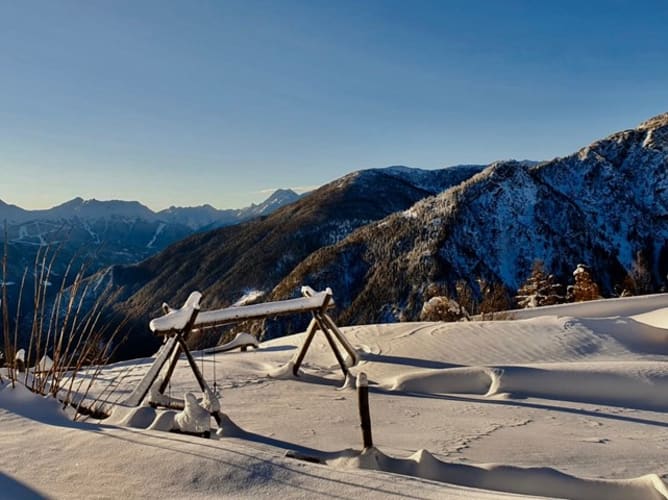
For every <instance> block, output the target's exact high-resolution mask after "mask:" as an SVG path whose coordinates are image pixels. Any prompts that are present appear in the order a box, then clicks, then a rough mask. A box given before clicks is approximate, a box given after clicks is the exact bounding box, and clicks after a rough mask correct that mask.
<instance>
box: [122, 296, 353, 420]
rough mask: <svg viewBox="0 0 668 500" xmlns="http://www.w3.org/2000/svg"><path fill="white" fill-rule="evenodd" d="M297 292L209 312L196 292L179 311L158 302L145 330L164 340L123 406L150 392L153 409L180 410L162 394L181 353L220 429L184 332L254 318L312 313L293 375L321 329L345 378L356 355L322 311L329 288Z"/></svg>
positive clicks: (328, 303)
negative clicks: (298, 294)
mask: <svg viewBox="0 0 668 500" xmlns="http://www.w3.org/2000/svg"><path fill="white" fill-rule="evenodd" d="M301 292H302V295H303V297H300V298H296V299H290V300H280V301H274V302H266V303H262V304H252V305H244V306H233V307H227V308H224V309H213V310H210V311H200V300H201V298H202V294H201V293H200V292H192V293H191V294H190V296H189V297H188V299H187V300H186V301H185V303H184V304H183V307H181V308H180V309H172V308H171V307H169V305H167V304H163V305H162V310H163V312H164V315H163V316H161V317H159V318H155V319H153V320H151V322H150V323H149V327H150V329H151V331H152V332H153V333H154V334H155V335H160V336H163V337H165V338H166V340H165V342H164V343H163V345H162V347H161V348H160V350H159V351H158V354H157V356H156V359H155V361H154V362H153V364H152V365H151V367H150V368H149V370H148V372H147V373H146V375H144V378H143V379H142V380H141V381H140V382H139V384H138V385H137V386H136V387H135V389H134V390H133V391H132V393H131V394H130V395H129V396H128V397H127V398H126V399H125V401H124V402H123V403H122V404H123V405H125V406H139V405H140V404H141V403H142V401H144V399H145V398H146V396H147V394H149V393H150V396H149V401H148V402H149V404H151V405H152V406H166V407H172V408H173V407H177V408H178V407H180V408H182V407H183V406H182V404H183V402H182V401H181V400H175V399H173V398H171V394H170V395H169V396H166V395H165V390H167V389H168V387H169V384H170V379H171V377H172V374H173V373H174V369H175V368H176V364H177V363H178V360H179V358H180V357H181V354H184V355H185V357H186V360H187V361H188V364H189V365H190V368H191V370H192V372H193V374H194V375H195V378H196V379H197V383H198V384H199V386H200V389H201V391H202V393H203V394H204V395H205V399H207V400H208V401H207V403H208V406H209V408H207V409H209V411H210V413H211V415H212V416H213V417H214V419H215V420H216V423H217V424H218V425H219V426H220V425H221V421H222V418H223V414H222V413H221V412H220V403H219V401H218V397H217V394H216V392H215V387H214V391H212V390H211V388H210V387H209V385H208V384H207V382H206V380H205V379H204V376H203V375H202V372H201V371H200V369H199V367H198V366H197V363H196V362H195V359H194V358H193V356H192V354H191V352H190V351H189V349H188V346H187V344H186V340H187V338H188V336H189V334H190V333H191V332H192V331H194V330H206V329H209V328H216V327H220V326H223V325H229V324H233V323H238V322H241V321H245V320H259V319H266V318H270V317H275V316H283V315H288V314H299V313H311V315H312V316H313V317H312V319H311V322H310V323H309V325H308V328H307V330H306V336H305V338H304V342H303V343H302V345H301V347H300V349H299V350H298V351H297V353H296V355H295V356H294V358H293V360H292V364H293V366H292V371H293V374H294V375H295V376H298V374H299V373H298V372H299V368H300V366H301V364H302V361H303V360H304V357H305V356H306V353H307V351H308V349H309V347H310V345H311V342H312V341H313V337H314V336H315V334H316V332H317V331H318V330H320V331H322V333H323V334H324V336H325V338H326V339H327V342H328V344H329V346H330V347H331V349H332V352H333V353H334V356H335V357H336V360H337V362H338V363H339V366H340V367H341V371H342V372H343V376H344V378H345V377H347V376H348V368H349V367H351V366H354V365H356V364H357V363H358V362H359V355H358V353H357V352H356V351H355V349H354V348H353V347H352V345H351V344H350V343H349V342H348V340H347V339H346V338H345V337H344V336H343V333H342V332H341V331H340V330H339V328H338V327H337V326H336V324H335V323H334V321H333V320H332V318H331V317H330V316H329V314H328V313H327V310H328V309H329V308H331V307H333V306H334V300H333V297H332V290H331V289H329V288H327V289H326V290H325V291H322V292H315V291H314V290H313V289H312V288H310V287H307V286H304V287H302V289H301ZM337 341H338V343H339V344H340V345H341V346H342V347H343V349H344V350H345V351H346V352H347V353H348V356H349V360H348V362H346V360H345V359H344V357H343V355H342V353H341V351H340V350H339V347H338V346H337ZM243 345H246V344H244V343H243V342H241V343H238V346H239V347H242V346H243ZM165 365H167V369H166V372H165V374H164V375H163V376H161V377H159V375H160V373H161V371H162V370H163V368H164V366H165ZM214 369H215V367H214ZM214 377H215V375H214Z"/></svg>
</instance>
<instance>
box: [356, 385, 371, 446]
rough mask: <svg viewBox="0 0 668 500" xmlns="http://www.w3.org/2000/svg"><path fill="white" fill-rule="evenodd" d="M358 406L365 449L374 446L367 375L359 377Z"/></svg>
mask: <svg viewBox="0 0 668 500" xmlns="http://www.w3.org/2000/svg"><path fill="white" fill-rule="evenodd" d="M356 385H357V404H358V406H359V412H360V427H361V428H362V442H363V443H364V449H365V450H366V449H367V448H371V447H372V446H373V438H372V437H371V413H370V412H369V382H368V380H367V377H366V373H364V372H361V373H359V374H358V375H357V384H356Z"/></svg>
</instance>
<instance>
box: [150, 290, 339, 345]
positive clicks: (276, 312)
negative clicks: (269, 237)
mask: <svg viewBox="0 0 668 500" xmlns="http://www.w3.org/2000/svg"><path fill="white" fill-rule="evenodd" d="M302 293H304V294H307V293H308V294H309V295H307V296H305V297H301V298H298V299H289V300H279V301H276V302H266V303H263V304H252V305H248V306H232V307H227V308H224V309H213V310H211V311H202V312H199V298H200V297H201V294H200V293H199V292H193V293H192V294H191V295H190V297H189V298H188V300H187V301H186V303H185V304H184V305H183V307H182V308H181V309H176V310H174V309H169V308H165V309H166V310H168V311H169V312H167V314H165V315H164V316H162V317H160V318H156V319H153V320H151V322H150V323H149V327H150V328H151V331H152V332H153V333H155V334H156V335H169V334H172V333H175V332H177V331H182V330H183V329H184V328H185V327H186V325H187V324H188V321H189V320H190V319H191V318H192V315H193V312H194V310H195V309H197V310H198V314H197V316H196V318H195V320H194V322H193V324H192V329H193V330H197V329H199V330H202V329H205V328H211V327H214V326H221V325H226V324H231V323H237V322H239V321H245V320H252V319H263V318H267V317H272V316H280V315H284V314H296V313H304V312H311V311H324V310H325V309H327V308H329V307H332V306H333V305H334V300H333V299H332V291H331V290H330V289H327V290H325V291H322V292H315V291H313V290H312V289H310V288H307V287H304V289H303V290H302ZM195 294H197V301H196V303H195V300H194V299H193V300H192V301H191V299H192V298H193V296H195Z"/></svg>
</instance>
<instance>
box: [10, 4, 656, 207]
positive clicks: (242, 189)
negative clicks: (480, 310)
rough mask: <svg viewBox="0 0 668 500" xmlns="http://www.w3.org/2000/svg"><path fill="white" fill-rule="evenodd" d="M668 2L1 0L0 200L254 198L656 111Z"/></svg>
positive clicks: (627, 123) (583, 130) (548, 152)
mask: <svg viewBox="0 0 668 500" xmlns="http://www.w3.org/2000/svg"><path fill="white" fill-rule="evenodd" d="M666 26H668V0H654V1H648V0H647V1H646V0H636V1H633V0H608V1H602V0H592V1H586V2H583V1H581V0H580V1H573V0H565V1H558V2H537V1H535V0H534V1H529V0H505V1H494V0H488V1H482V0H471V1H464V0H461V1H451V0H441V1H428V0H415V1H398V0H378V1H372V0H350V1H348V0H336V1H334V0H332V1H324V0H302V1H296V0H274V1H258V0H239V1H227V0H219V1H205V0H197V1H185V0H184V1H143V0H136V1H134V0H133V1H130V0H127V1H122V0H115V1H102V0H92V1H83V0H80V1H69V0H60V1H56V2H54V1H49V0H41V1H34V0H25V1H9V0H0V178H2V183H1V184H0V199H1V200H3V201H5V202H7V203H13V204H17V205H19V206H22V207H24V208H47V207H50V206H53V205H56V204H59V203H62V202H64V201H66V200H68V199H71V198H74V197H76V196H81V197H83V198H97V199H125V200H138V201H141V202H142V203H145V204H147V205H148V206H150V207H151V208H153V209H156V210H157V209H161V208H165V207H167V206H170V205H179V206H187V205H200V204H204V203H209V204H211V205H213V206H216V207H218V208H231V207H241V206H245V205H248V204H250V203H251V202H258V201H260V200H262V199H264V198H265V197H266V196H267V192H268V190H272V189H275V188H281V187H283V188H300V187H301V188H304V189H308V188H311V187H314V186H317V185H320V184H323V183H325V182H328V181H330V180H333V179H335V178H337V177H341V176H342V175H345V174H346V173H349V172H351V171H354V170H359V169H363V168H374V167H384V166H388V165H408V166H412V167H421V168H441V167H444V166H448V165H454V164H461V163H489V162H492V161H494V160H500V159H509V158H516V159H532V160H543V159H550V158H553V157H555V156H563V155H567V154H570V153H572V152H574V151H576V150H577V149H579V148H580V147H582V146H585V145H587V144H589V143H590V142H591V141H593V140H595V139H598V138H601V137H604V136H606V135H608V134H610V133H612V132H615V131H617V130H623V129H627V128H632V127H635V126H636V125H637V124H638V123H640V122H641V121H644V120H645V119H647V118H650V117H651V116H654V115H657V114H659V113H662V112H666V111H668V56H667V54H668V29H666Z"/></svg>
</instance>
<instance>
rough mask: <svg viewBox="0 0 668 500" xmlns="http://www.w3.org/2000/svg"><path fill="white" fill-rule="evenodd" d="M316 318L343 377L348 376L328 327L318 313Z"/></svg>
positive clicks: (343, 361)
mask: <svg viewBox="0 0 668 500" xmlns="http://www.w3.org/2000/svg"><path fill="white" fill-rule="evenodd" d="M315 317H316V320H317V321H318V325H320V329H321V330H322V333H323V334H324V335H325V338H326V339H327V343H328V344H329V347H330V348H331V349H332V352H334V356H335V357H336V361H338V363H339V366H340V367H341V371H342V372H343V377H344V378H345V377H347V376H348V366H346V362H345V360H344V359H343V356H342V355H341V352H340V351H339V348H338V347H337V345H336V342H334V338H333V337H332V334H331V333H330V331H329V328H328V326H327V324H326V323H325V322H324V321H323V320H322V318H321V317H320V315H319V314H317V313H316V315H315Z"/></svg>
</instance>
